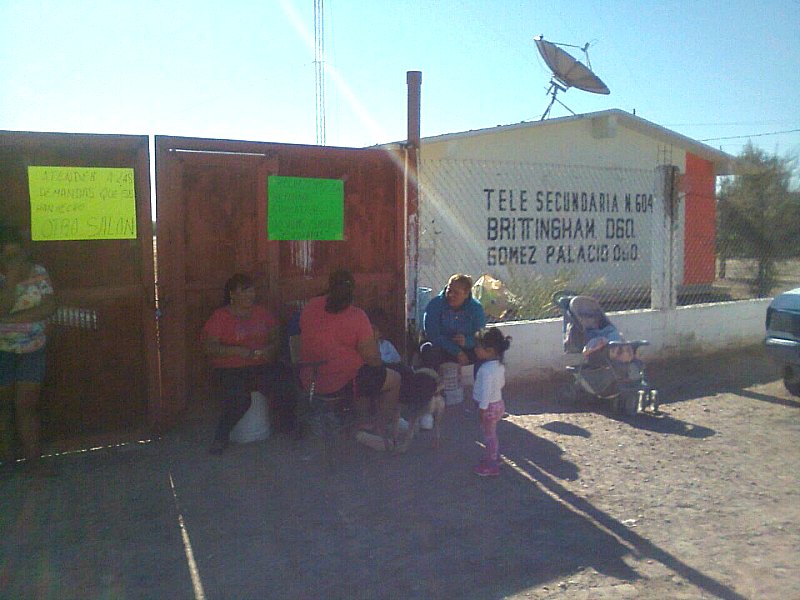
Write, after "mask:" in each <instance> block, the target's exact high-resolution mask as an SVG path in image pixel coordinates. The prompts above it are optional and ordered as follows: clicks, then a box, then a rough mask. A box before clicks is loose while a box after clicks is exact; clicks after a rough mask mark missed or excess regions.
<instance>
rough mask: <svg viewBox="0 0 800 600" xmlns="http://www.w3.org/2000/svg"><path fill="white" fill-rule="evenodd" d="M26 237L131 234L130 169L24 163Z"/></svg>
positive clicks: (97, 237)
mask: <svg viewBox="0 0 800 600" xmlns="http://www.w3.org/2000/svg"><path fill="white" fill-rule="evenodd" d="M28 189H29V190H30V197H31V239H33V240H35V241H48V240H127V239H136V193H135V190H134V186H133V169H130V168H108V167H28Z"/></svg>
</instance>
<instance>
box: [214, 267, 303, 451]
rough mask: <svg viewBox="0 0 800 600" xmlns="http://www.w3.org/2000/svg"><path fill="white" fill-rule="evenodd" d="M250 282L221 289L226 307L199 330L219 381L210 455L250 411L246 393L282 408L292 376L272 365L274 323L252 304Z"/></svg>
mask: <svg viewBox="0 0 800 600" xmlns="http://www.w3.org/2000/svg"><path fill="white" fill-rule="evenodd" d="M255 301H256V290H255V286H254V285H253V280H252V279H251V278H250V277H248V276H247V275H242V274H236V275H234V276H233V277H231V278H230V279H229V280H228V281H227V282H226V283H225V305H224V306H222V307H221V308H218V309H217V310H215V311H214V313H213V314H212V315H211V318H210V319H209V320H208V321H207V322H206V324H205V325H204V326H203V334H204V335H205V344H206V354H207V355H208V356H209V358H210V359H211V366H212V367H213V369H214V376H216V377H217V378H218V383H219V390H220V396H221V398H220V401H221V404H222V413H221V414H220V417H219V423H218V424H217V430H216V433H215V434H214V441H213V443H212V444H211V448H210V449H209V451H210V452H211V453H212V454H222V452H223V451H224V450H225V448H226V447H227V446H228V444H229V441H230V433H231V430H232V429H233V428H234V426H235V425H236V423H238V422H239V419H241V418H242V417H243V416H244V414H245V413H246V412H247V411H248V410H249V408H250V393H251V392H252V391H254V390H258V391H260V392H262V393H264V394H265V395H266V394H269V393H273V392H274V394H275V396H276V398H275V399H274V400H275V403H276V404H277V405H282V404H283V403H285V402H286V401H287V400H288V398H289V397H290V396H289V394H287V393H286V391H287V385H288V383H289V380H290V377H291V374H290V372H288V370H287V369H286V368H285V367H283V366H282V365H281V364H280V363H278V362H277V360H276V355H277V350H278V321H277V320H276V319H275V317H274V315H273V314H272V313H271V312H270V311H268V310H267V309H266V308H264V307H263V306H261V305H259V304H256V302H255Z"/></svg>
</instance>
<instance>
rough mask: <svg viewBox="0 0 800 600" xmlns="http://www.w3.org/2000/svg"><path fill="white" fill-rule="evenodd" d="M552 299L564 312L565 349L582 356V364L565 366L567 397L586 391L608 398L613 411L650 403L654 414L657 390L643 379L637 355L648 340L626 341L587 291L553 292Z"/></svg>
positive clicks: (645, 406)
mask: <svg viewBox="0 0 800 600" xmlns="http://www.w3.org/2000/svg"><path fill="white" fill-rule="evenodd" d="M553 304H554V305H556V306H557V307H559V308H560V309H561V312H562V314H563V333H564V352H566V353H568V354H581V355H582V357H583V360H582V362H581V363H580V364H578V365H573V366H568V367H567V371H569V372H570V374H571V375H572V378H573V381H572V384H571V385H570V387H569V388H568V389H567V390H566V391H567V394H568V396H569V397H570V399H571V400H573V401H575V400H577V399H578V397H579V395H580V394H581V393H587V394H589V395H590V396H592V397H594V398H599V399H601V400H609V401H610V402H611V409H612V410H613V411H614V412H616V413H621V414H628V415H634V414H637V413H640V412H643V411H645V410H646V409H648V408H649V409H651V410H652V411H653V412H654V413H657V412H658V406H659V402H658V391H657V390H655V389H653V388H652V387H650V385H649V384H648V383H647V381H646V379H645V373H644V363H642V361H641V360H640V359H639V358H638V356H637V352H638V350H639V348H640V347H642V346H647V345H649V342H647V341H646V340H635V341H626V340H624V339H623V338H622V335H621V334H620V332H619V330H618V329H617V328H616V327H615V326H614V325H613V324H612V323H611V321H609V319H608V317H607V316H606V314H605V312H603V309H602V308H601V306H600V303H599V302H598V301H597V300H596V299H595V298H592V297H591V296H581V295H577V294H574V293H572V292H567V291H563V292H557V293H556V294H554V295H553Z"/></svg>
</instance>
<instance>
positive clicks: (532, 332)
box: [462, 298, 771, 383]
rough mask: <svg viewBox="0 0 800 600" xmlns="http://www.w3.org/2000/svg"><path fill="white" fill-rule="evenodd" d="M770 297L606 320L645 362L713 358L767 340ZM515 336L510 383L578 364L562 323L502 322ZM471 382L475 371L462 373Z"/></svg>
mask: <svg viewBox="0 0 800 600" xmlns="http://www.w3.org/2000/svg"><path fill="white" fill-rule="evenodd" d="M770 300H771V298H763V299H758V300H741V301H737V302H720V303H713V304H697V305H692V306H682V307H679V308H676V309H672V310H650V309H647V310H634V311H623V312H614V313H609V314H608V317H609V319H611V321H612V322H613V323H614V324H615V325H616V326H617V327H618V328H619V330H620V331H621V332H622V334H623V335H624V336H625V338H626V339H628V340H637V339H644V340H647V341H649V342H650V345H649V346H647V347H644V348H642V349H641V350H640V352H641V356H642V358H643V359H644V360H645V361H647V360H662V359H668V358H673V357H678V356H688V355H701V354H711V353H714V352H719V351H723V350H729V349H732V348H736V347H745V346H751V345H753V344H757V343H759V342H760V341H761V340H763V339H764V320H765V317H766V311H767V306H768V305H769V303H770ZM497 327H499V328H501V329H502V331H503V333H504V334H505V335H510V336H511V337H512V342H511V349H510V350H509V351H508V352H507V353H506V357H505V364H506V381H507V382H508V383H514V382H515V381H528V380H537V379H549V378H551V377H553V376H554V375H556V374H559V373H561V372H563V371H564V368H565V367H566V366H567V365H570V364H576V363H577V362H579V360H580V357H579V356H577V355H574V354H573V355H567V354H564V352H563V344H562V321H561V319H544V320H541V321H515V322H511V323H498V324H497ZM462 375H463V376H464V380H465V381H471V378H472V367H469V368H464V369H463V370H462Z"/></svg>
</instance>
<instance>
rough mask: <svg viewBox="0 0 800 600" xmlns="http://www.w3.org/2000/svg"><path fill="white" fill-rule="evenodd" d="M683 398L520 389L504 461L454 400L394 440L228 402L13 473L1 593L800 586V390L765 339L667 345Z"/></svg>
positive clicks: (601, 593) (690, 592) (692, 593)
mask: <svg viewBox="0 0 800 600" xmlns="http://www.w3.org/2000/svg"><path fill="white" fill-rule="evenodd" d="M649 368H650V369H649V370H650V379H651V381H652V382H653V383H654V384H655V385H657V386H658V387H659V389H660V391H661V398H662V401H663V402H665V405H664V407H663V414H662V415H661V416H658V417H655V416H650V415H640V416H636V417H625V418H619V417H615V416H614V415H612V414H610V412H609V411H608V410H607V408H606V407H605V406H604V405H603V404H601V403H597V402H590V403H583V404H576V405H565V404H563V403H561V402H560V398H561V396H560V394H559V392H558V389H559V387H558V385H559V382H541V383H529V384H526V385H521V386H515V387H509V389H508V390H507V398H508V402H507V404H508V412H509V414H508V416H507V418H505V419H504V420H503V422H502V423H501V425H500V427H499V434H500V439H501V446H502V452H503V454H504V463H505V464H504V466H503V467H502V472H501V475H500V477H498V478H495V479H482V478H478V477H476V476H474V475H473V474H472V473H471V470H470V467H471V466H472V464H474V462H475V461H476V459H477V457H478V456H479V453H480V447H479V445H478V440H479V434H478V429H477V424H476V415H475V413H474V412H467V411H465V406H466V405H455V406H450V407H448V410H447V414H446V417H445V419H446V420H445V423H444V429H443V439H442V445H441V447H440V448H439V449H438V450H433V449H432V448H431V445H430V437H429V435H428V434H427V433H426V432H423V433H422V434H421V435H420V437H419V438H418V439H417V440H416V441H415V443H414V444H413V446H412V448H411V449H410V450H409V452H408V453H407V454H405V455H402V456H386V455H384V454H383V453H378V452H374V451H372V450H369V449H366V448H363V447H361V446H359V445H356V444H355V443H352V442H349V441H346V440H345V441H343V443H341V444H340V446H339V447H338V448H337V449H336V454H335V455H334V459H335V460H334V462H335V468H334V469H332V470H331V469H329V468H328V466H327V461H325V460H324V459H323V457H322V456H321V445H320V444H319V441H318V440H316V439H315V438H309V437H307V438H304V439H301V440H296V439H293V438H292V437H289V436H282V435H277V436H273V437H271V438H269V439H268V440H266V441H264V442H258V443H254V444H248V445H244V446H237V447H232V448H231V449H229V450H228V451H227V452H226V453H225V454H224V455H223V456H222V457H220V458H215V457H210V456H209V455H208V454H207V452H206V448H207V444H208V441H209V439H210V436H211V430H212V427H213V419H214V415H204V416H201V417H197V418H194V419H191V420H189V421H187V422H186V423H184V424H183V425H182V426H181V427H179V428H178V429H177V430H175V431H173V432H170V433H169V434H168V435H166V436H165V437H164V438H162V439H160V440H154V441H151V442H149V443H142V444H135V445H126V446H121V447H117V448H105V449H100V450H96V451H93V452H87V453H82V454H70V455H65V456H59V457H54V458H51V459H49V461H50V462H51V464H52V466H53V468H54V469H55V471H56V474H55V476H53V477H49V478H32V477H29V476H26V475H24V474H21V473H18V472H16V471H10V470H8V469H6V470H5V471H3V472H2V474H0V505H2V507H3V508H2V514H1V516H0V533H1V534H2V535H1V536H0V537H1V538H2V542H0V598H14V599H24V598H58V599H59V600H61V599H68V598H81V599H83V598H147V599H153V598H170V599H172V598H188V599H191V598H194V599H199V598H208V599H216V598H225V599H228V598H230V599H248V598H253V599H256V598H348V599H351V598H370V599H371V598H397V599H406V598H420V599H430V598H442V599H448V600H450V599H452V598H479V599H480V598H487V599H490V598H492V599H493V598H514V599H522V598H569V599H573V598H578V599H580V598H586V599H610V598H614V599H618V598H658V599H662V598H753V599H763V598H781V599H783V598H800V572H799V571H798V570H797V568H796V567H793V566H792V565H796V564H797V562H798V560H800V485H798V483H800V482H798V478H799V477H800V475H798V474H800V451H798V442H800V413H798V409H800V403H798V401H797V399H796V398H792V397H791V396H789V395H788V393H787V392H786V391H785V390H784V389H783V386H782V384H781V383H780V381H779V380H778V371H777V368H776V367H775V366H774V365H772V364H770V363H769V361H768V360H767V358H766V357H765V356H764V354H763V351H762V350H761V348H760V347H755V348H748V349H744V350H740V351H737V352H732V353H728V354H722V355H715V356H711V357H704V358H702V359H700V358H694V359H686V360H676V361H670V362H665V363H659V364H652V365H649Z"/></svg>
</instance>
